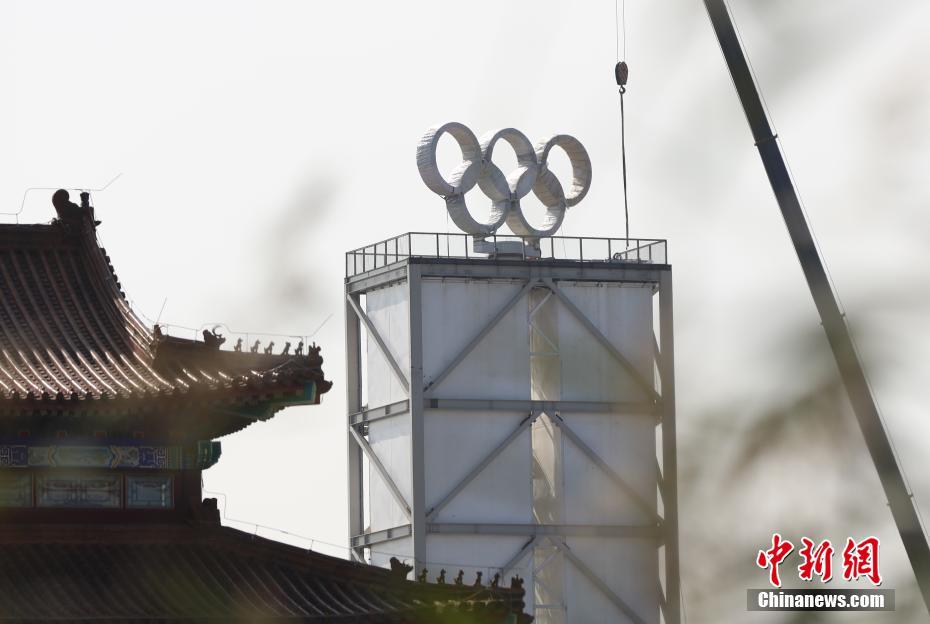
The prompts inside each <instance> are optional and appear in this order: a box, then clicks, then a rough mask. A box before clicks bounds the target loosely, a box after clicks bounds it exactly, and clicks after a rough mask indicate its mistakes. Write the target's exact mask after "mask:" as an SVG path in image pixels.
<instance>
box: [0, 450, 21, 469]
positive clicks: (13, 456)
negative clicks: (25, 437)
mask: <svg viewBox="0 0 930 624" xmlns="http://www.w3.org/2000/svg"><path fill="white" fill-rule="evenodd" d="M27 457H28V451H27V448H26V447H25V446H0V467H2V468H10V467H13V466H25V465H26V461H27Z"/></svg>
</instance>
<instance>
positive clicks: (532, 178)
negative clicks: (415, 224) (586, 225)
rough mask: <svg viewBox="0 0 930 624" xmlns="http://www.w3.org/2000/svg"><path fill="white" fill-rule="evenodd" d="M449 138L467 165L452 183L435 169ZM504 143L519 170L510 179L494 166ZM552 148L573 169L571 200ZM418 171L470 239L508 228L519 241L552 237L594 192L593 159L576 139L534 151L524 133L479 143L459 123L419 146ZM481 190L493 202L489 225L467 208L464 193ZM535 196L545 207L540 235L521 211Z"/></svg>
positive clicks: (504, 133) (435, 131)
mask: <svg viewBox="0 0 930 624" xmlns="http://www.w3.org/2000/svg"><path fill="white" fill-rule="evenodd" d="M446 133H448V134H449V135H450V136H451V137H452V138H453V139H455V141H456V142H457V143H458V144H459V149H461V151H462V163H461V164H460V165H459V166H458V167H456V168H455V170H454V171H453V172H452V174H451V175H450V179H449V180H446V179H445V178H444V177H443V175H442V174H441V173H440V172H439V167H438V166H437V164H436V147H437V146H438V145H439V139H440V138H441V137H442V135H443V134H446ZM500 140H503V141H505V142H507V143H508V144H510V147H511V148H513V151H514V153H516V156H517V168H516V169H514V170H513V171H512V172H511V173H510V174H509V175H507V176H504V173H503V172H502V171H501V170H500V169H499V168H498V167H497V165H495V164H494V162H493V161H492V160H491V158H492V156H493V153H494V147H495V145H496V144H497V142H498V141H500ZM553 147H559V148H561V149H562V150H563V151H564V152H565V153H566V155H567V156H568V160H569V162H570V163H571V165H572V186H571V189H570V190H569V192H568V194H567V195H566V193H565V190H564V189H563V188H562V183H561V182H559V179H558V178H557V177H556V176H555V174H553V173H552V172H551V171H549V167H548V163H547V159H548V157H549V152H550V151H551V150H552V148H553ZM417 168H418V169H419V170H420V177H421V178H423V182H424V183H425V184H426V186H427V187H428V188H429V189H430V190H431V191H433V192H434V193H436V194H437V195H439V196H441V197H442V198H443V199H445V200H446V210H448V212H449V216H450V217H451V218H452V221H453V222H454V223H455V224H456V225H457V226H458V227H459V228H460V229H461V230H462V231H464V232H465V233H466V234H472V235H474V236H488V235H491V234H493V233H495V232H496V231H497V230H498V228H500V226H501V225H503V224H504V222H506V223H507V226H508V227H509V228H510V229H511V231H512V232H513V233H514V234H516V235H517V236H525V237H529V238H540V237H543V236H552V235H553V234H555V232H556V231H557V230H558V229H559V227H560V226H561V225H562V220H563V219H564V218H565V210H566V208H569V207H571V206H574V205H576V204H577V203H578V202H580V201H581V200H582V199H584V196H585V195H586V194H587V193H588V189H589V188H590V186H591V159H590V158H588V152H587V151H586V150H585V148H584V146H583V145H582V144H581V143H580V142H579V141H578V139H576V138H574V137H571V136H569V135H567V134H557V135H554V136H551V137H548V138H546V139H544V140H542V141H540V142H539V143H537V144H536V146H535V147H534V146H533V144H532V143H530V140H529V139H528V138H526V135H525V134H523V133H522V132H520V131H519V130H515V129H514V128H504V129H503V130H498V131H496V132H491V133H488V134H486V135H484V136H483V137H481V140H480V141H479V140H478V139H477V138H476V137H475V135H474V133H473V132H472V131H471V130H469V129H468V128H467V127H466V126H464V125H462V124H460V123H458V122H454V121H453V122H449V123H447V124H444V125H442V126H437V127H433V128H430V129H429V130H427V131H426V134H424V135H423V138H421V139H420V142H419V143H418V144H417ZM476 184H477V185H478V188H480V189H481V192H483V193H484V194H485V195H486V196H487V197H488V199H490V200H491V212H490V217H489V220H488V221H487V222H481V221H477V220H476V219H475V218H474V217H472V216H471V213H469V212H468V206H467V205H466V204H465V193H467V192H468V191H470V190H472V189H473V188H474V187H475V185H476ZM530 191H533V194H534V195H536V197H537V198H539V201H541V202H542V203H543V205H544V206H545V207H546V216H545V218H544V221H543V226H542V228H541V229H537V228H535V227H533V226H532V225H530V224H529V222H528V221H527V220H526V216H525V215H524V214H523V210H522V209H521V208H520V200H521V199H523V198H524V197H526V196H527V195H528V194H529V192H530Z"/></svg>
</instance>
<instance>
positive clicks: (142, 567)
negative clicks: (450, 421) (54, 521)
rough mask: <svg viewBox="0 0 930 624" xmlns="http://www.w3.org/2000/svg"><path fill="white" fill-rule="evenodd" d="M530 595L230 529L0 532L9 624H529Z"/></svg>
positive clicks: (0, 602) (1, 615)
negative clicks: (433, 579)
mask: <svg viewBox="0 0 930 624" xmlns="http://www.w3.org/2000/svg"><path fill="white" fill-rule="evenodd" d="M523 609H524V603H523V589H522V587H517V588H514V589H511V588H503V587H502V588H493V589H492V588H489V587H465V586H455V585H435V584H424V583H416V582H412V581H406V580H400V579H398V578H397V577H396V576H394V575H393V574H392V573H391V572H390V571H388V570H384V569H381V568H376V567H373V566H368V565H364V564H358V563H352V562H349V561H345V560H342V559H337V558H335V557H329V556H326V555H322V554H319V553H315V552H312V551H306V550H303V549H301V548H297V547H294V546H287V545H284V544H280V543H277V542H273V541H270V540H267V539H264V538H261V537H257V536H253V535H251V534H249V533H244V532H242V531H238V530H236V529H232V528H229V527H222V526H219V525H211V524H197V523H192V524H186V525H184V524H172V525H144V526H140V525H138V524H134V525H110V526H102V525H82V526H73V525H60V524H59V525H46V526H43V525H38V526H36V525H33V526H28V527H27V526H24V525H9V524H0V619H4V620H6V619H11V620H15V621H17V622H27V621H49V620H59V621H104V620H105V621H145V622H174V621H185V622H199V621H206V620H212V621H222V622H246V621H247V622H275V621H285V620H287V621H297V622H344V623H356V622H358V623H361V622H365V623H378V622H381V623H390V624H427V623H428V624H445V623H448V624H452V623H455V624H492V623H493V624H498V623H499V624H503V623H505V622H514V623H517V622H519V623H527V622H529V621H530V620H531V618H530V617H528V616H526V615H523Z"/></svg>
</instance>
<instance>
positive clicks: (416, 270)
mask: <svg viewBox="0 0 930 624" xmlns="http://www.w3.org/2000/svg"><path fill="white" fill-rule="evenodd" d="M422 288H423V285H422V282H421V279H420V267H419V266H417V265H415V264H408V265H407V301H408V304H409V305H408V309H409V311H410V314H409V317H410V318H409V321H410V371H409V373H408V375H409V379H410V386H409V389H408V393H409V397H410V453H411V457H410V470H411V475H410V483H411V489H412V491H413V500H412V501H411V502H412V503H413V516H412V518H411V524H412V527H413V554H414V574H419V573H420V570H421V569H422V568H423V566H424V565H425V559H426V471H425V463H426V449H425V447H424V442H425V437H426V433H425V426H424V423H423V416H424V415H423V306H422V295H423V292H422Z"/></svg>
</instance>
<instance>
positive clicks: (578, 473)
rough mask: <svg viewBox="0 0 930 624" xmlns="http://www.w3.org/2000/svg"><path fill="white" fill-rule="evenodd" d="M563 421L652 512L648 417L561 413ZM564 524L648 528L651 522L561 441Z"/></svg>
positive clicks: (652, 437) (652, 439) (652, 446)
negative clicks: (642, 526) (643, 526)
mask: <svg viewBox="0 0 930 624" xmlns="http://www.w3.org/2000/svg"><path fill="white" fill-rule="evenodd" d="M562 418H563V419H564V420H565V423H566V425H567V426H569V427H571V430H572V432H574V433H575V434H576V435H577V436H578V437H579V438H581V439H582V441H583V442H584V443H585V444H586V445H587V446H588V447H590V448H591V449H592V450H593V451H594V452H595V453H597V455H598V457H600V458H601V459H602V460H603V461H604V462H605V463H606V464H607V465H608V466H610V467H611V468H612V469H613V470H614V471H615V472H616V473H617V474H618V475H619V476H620V477H622V478H623V480H624V481H625V482H626V483H627V484H628V485H629V486H630V487H632V488H633V489H634V490H635V491H636V492H637V493H638V494H639V495H640V497H641V498H643V499H644V500H645V501H647V502H648V503H650V506H651V508H652V510H653V511H655V509H656V500H657V490H656V486H657V483H656V481H657V473H656V459H655V457H656V427H655V421H654V420H653V419H652V418H650V417H645V416H634V415H621V414H590V413H563V414H562ZM562 439H563V460H564V462H565V475H564V479H565V522H566V523H567V524H585V523H592V524H639V525H642V524H646V523H648V522H649V518H648V517H647V516H646V515H645V513H644V512H643V511H642V509H641V508H640V507H639V506H637V505H636V504H635V503H634V502H633V501H632V500H631V499H630V497H629V496H628V495H627V494H626V493H624V492H623V490H621V489H619V488H618V487H617V486H616V485H615V483H614V482H613V481H612V480H611V479H610V477H608V476H607V475H606V474H605V473H604V471H603V470H602V469H601V468H600V467H598V466H597V465H596V464H594V462H592V461H591V459H590V458H589V457H588V456H587V455H585V454H584V453H583V452H582V451H581V450H580V449H579V448H578V447H577V446H575V444H574V443H573V442H572V441H571V440H569V439H568V438H567V437H565V436H563V438H562Z"/></svg>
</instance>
